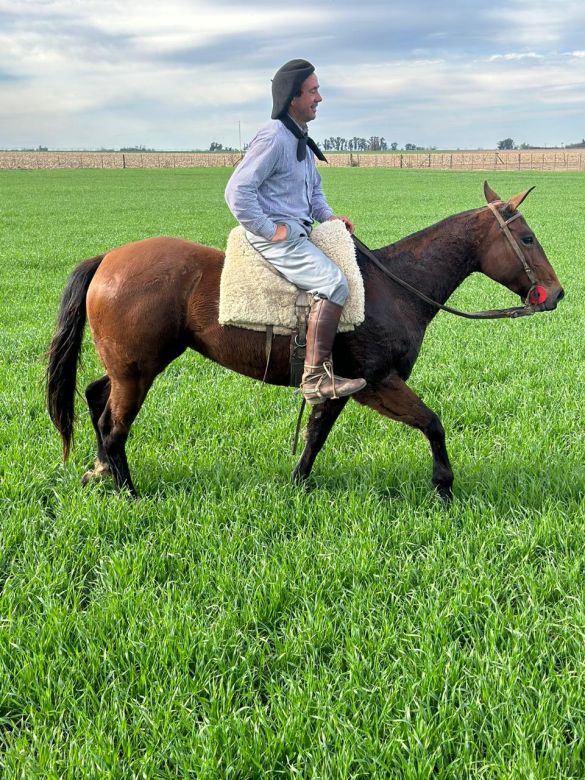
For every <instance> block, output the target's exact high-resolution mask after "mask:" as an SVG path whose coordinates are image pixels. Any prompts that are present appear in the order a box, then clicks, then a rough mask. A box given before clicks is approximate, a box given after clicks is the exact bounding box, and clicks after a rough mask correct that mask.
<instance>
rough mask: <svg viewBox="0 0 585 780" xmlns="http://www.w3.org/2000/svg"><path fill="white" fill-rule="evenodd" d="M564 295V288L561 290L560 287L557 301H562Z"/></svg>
mask: <svg viewBox="0 0 585 780" xmlns="http://www.w3.org/2000/svg"><path fill="white" fill-rule="evenodd" d="M564 297H565V291H564V290H563V288H562V287H561V289H560V292H559V294H558V295H557V301H562V300H563V298H564Z"/></svg>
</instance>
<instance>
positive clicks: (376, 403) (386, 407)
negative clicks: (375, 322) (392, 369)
mask: <svg viewBox="0 0 585 780" xmlns="http://www.w3.org/2000/svg"><path fill="white" fill-rule="evenodd" d="M354 398H355V400H356V401H358V402H359V403H361V404H365V405H366V406H369V407H371V408H372V409H375V410H376V411H377V412H380V414H383V415H384V416H385V417H390V418H391V419H392V420H397V421H398V422H401V423H404V424H405V425H410V426H411V427H412V428H417V429H418V430H419V431H422V432H423V433H424V435H425V436H426V437H427V439H428V440H429V444H430V445H431V452H432V455H433V485H434V486H435V488H436V490H437V493H438V494H439V496H440V497H441V498H442V499H443V500H444V501H450V500H451V498H452V497H453V492H452V486H453V471H452V469H451V464H450V462H449V456H448V454H447V447H446V446H445V430H444V428H443V426H442V425H441V421H440V420H439V417H438V416H437V415H436V414H435V412H433V411H432V410H431V409H429V408H428V407H427V406H425V405H424V404H423V402H422V401H421V400H420V398H419V397H418V396H417V395H416V394H415V393H413V392H412V390H411V389H410V387H408V385H407V384H406V382H404V380H402V379H401V378H400V377H399V376H397V375H396V374H394V375H392V376H390V377H388V378H387V379H385V380H384V381H383V382H381V383H380V384H378V385H376V386H374V387H371V386H370V385H366V387H365V388H364V390H362V391H361V392H360V393H357V394H356V395H355V396H354Z"/></svg>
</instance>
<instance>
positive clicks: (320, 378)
mask: <svg viewBox="0 0 585 780" xmlns="http://www.w3.org/2000/svg"><path fill="white" fill-rule="evenodd" d="M342 310H343V306H339V305H338V304H337V303H332V302H331V301H328V300H327V299H326V298H319V300H317V301H315V302H314V303H313V304H312V306H311V310H310V312H309V320H308V323H307V353H306V356H305V366H304V370H303V378H302V380H301V392H302V394H303V396H304V397H305V400H306V401H307V403H308V404H310V405H311V406H316V405H317V404H322V403H324V402H325V401H327V400H328V399H329V398H341V397H342V396H345V395H352V393H357V392H358V390H361V389H362V388H363V387H365V385H366V380H365V379H344V378H343V377H341V376H335V375H334V373H333V363H332V361H331V351H332V349H333V341H334V339H335V334H336V333H337V325H338V324H339V319H340V317H341V312H342Z"/></svg>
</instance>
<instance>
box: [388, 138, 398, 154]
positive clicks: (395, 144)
mask: <svg viewBox="0 0 585 780" xmlns="http://www.w3.org/2000/svg"><path fill="white" fill-rule="evenodd" d="M390 148H391V149H392V151H393V152H395V151H396V150H397V149H398V143H397V142H396V141H392V143H391V144H390Z"/></svg>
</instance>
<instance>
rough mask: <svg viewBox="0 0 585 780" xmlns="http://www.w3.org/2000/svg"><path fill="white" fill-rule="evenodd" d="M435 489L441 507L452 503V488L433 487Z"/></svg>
mask: <svg viewBox="0 0 585 780" xmlns="http://www.w3.org/2000/svg"><path fill="white" fill-rule="evenodd" d="M435 489H436V491H437V495H438V497H439V498H440V499H441V503H442V504H443V506H449V504H451V502H452V501H453V488H452V487H451V485H435Z"/></svg>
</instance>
